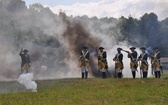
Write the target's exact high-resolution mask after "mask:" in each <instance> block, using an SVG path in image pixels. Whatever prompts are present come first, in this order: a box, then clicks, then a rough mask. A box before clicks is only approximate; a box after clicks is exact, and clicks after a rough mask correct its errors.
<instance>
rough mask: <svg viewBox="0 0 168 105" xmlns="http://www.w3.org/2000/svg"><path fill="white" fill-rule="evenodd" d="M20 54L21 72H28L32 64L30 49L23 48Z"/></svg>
mask: <svg viewBox="0 0 168 105" xmlns="http://www.w3.org/2000/svg"><path fill="white" fill-rule="evenodd" d="M19 55H20V56H21V60H22V63H21V72H22V73H28V72H29V68H30V66H31V61H30V57H29V54H28V50H26V49H25V50H23V49H21V51H20V53H19Z"/></svg>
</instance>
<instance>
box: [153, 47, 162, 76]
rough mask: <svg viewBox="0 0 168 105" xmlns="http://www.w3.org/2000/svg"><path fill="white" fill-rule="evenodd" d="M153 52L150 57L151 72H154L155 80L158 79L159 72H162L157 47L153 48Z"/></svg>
mask: <svg viewBox="0 0 168 105" xmlns="http://www.w3.org/2000/svg"><path fill="white" fill-rule="evenodd" d="M153 50H154V56H152V57H151V60H152V61H151V62H152V72H153V71H154V73H155V78H160V76H161V70H162V67H161V63H160V58H161V56H160V52H159V50H158V48H157V47H155V48H154V49H153Z"/></svg>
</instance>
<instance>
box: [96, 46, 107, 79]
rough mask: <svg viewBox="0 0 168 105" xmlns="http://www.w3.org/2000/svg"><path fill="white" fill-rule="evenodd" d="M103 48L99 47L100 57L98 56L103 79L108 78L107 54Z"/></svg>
mask: <svg viewBox="0 0 168 105" xmlns="http://www.w3.org/2000/svg"><path fill="white" fill-rule="evenodd" d="M103 50H104V48H103V47H99V51H100V53H99V55H98V67H99V70H100V71H101V72H102V78H106V71H107V67H108V65H107V59H106V58H107V53H106V52H105V51H103Z"/></svg>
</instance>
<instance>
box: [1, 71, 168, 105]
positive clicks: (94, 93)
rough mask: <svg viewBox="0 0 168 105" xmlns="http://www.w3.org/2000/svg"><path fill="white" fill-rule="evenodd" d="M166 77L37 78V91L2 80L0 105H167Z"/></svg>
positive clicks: (167, 88)
mask: <svg viewBox="0 0 168 105" xmlns="http://www.w3.org/2000/svg"><path fill="white" fill-rule="evenodd" d="M167 76H168V75H167V73H165V74H164V75H163V78H161V79H154V78H150V79H114V78H108V79H101V78H92V79H79V78H76V79H59V80H43V81H36V82H37V84H38V92H36V93H32V92H30V91H28V90H25V89H24V87H22V86H20V85H19V84H18V83H17V82H1V83H0V87H1V88H0V89H4V91H3V93H0V105H168V82H167V81H168V78H167Z"/></svg>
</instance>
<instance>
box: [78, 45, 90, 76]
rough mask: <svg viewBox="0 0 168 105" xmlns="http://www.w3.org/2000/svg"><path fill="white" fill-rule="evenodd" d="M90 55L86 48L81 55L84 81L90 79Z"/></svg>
mask: <svg viewBox="0 0 168 105" xmlns="http://www.w3.org/2000/svg"><path fill="white" fill-rule="evenodd" d="M89 58H90V53H89V51H88V47H86V46H84V47H83V50H82V51H81V54H80V67H81V69H82V79H83V78H85V79H87V77H88V67H89Z"/></svg>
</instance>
